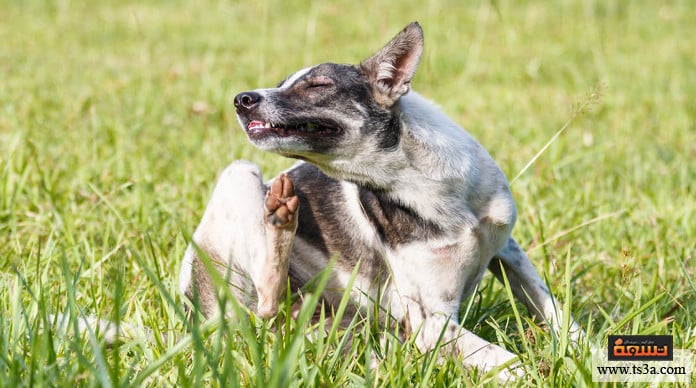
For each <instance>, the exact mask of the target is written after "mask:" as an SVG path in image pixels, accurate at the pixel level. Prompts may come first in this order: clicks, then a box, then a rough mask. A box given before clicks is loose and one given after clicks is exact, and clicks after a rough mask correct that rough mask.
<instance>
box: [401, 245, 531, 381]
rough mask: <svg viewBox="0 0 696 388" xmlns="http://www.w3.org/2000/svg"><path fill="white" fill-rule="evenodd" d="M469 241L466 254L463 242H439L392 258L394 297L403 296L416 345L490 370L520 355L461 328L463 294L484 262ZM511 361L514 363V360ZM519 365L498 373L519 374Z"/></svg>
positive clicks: (472, 285) (471, 286)
mask: <svg viewBox="0 0 696 388" xmlns="http://www.w3.org/2000/svg"><path fill="white" fill-rule="evenodd" d="M469 240H470V245H471V246H468V247H467V248H468V249H466V252H469V253H470V254H469V255H466V257H467V258H466V259H462V260H459V259H455V258H456V257H462V256H463V255H461V253H462V251H461V246H460V245H459V244H449V243H445V244H438V245H441V246H436V247H433V246H411V247H409V248H408V249H405V250H403V251H402V252H400V253H401V254H399V255H398V256H394V257H392V259H391V262H390V267H391V271H392V275H393V280H394V284H395V287H396V290H395V291H396V294H398V297H397V298H396V299H392V303H393V302H394V300H398V301H400V303H401V304H400V306H399V307H401V308H400V309H399V308H396V309H394V308H392V310H396V311H402V312H403V314H404V315H403V318H404V320H405V321H406V323H408V324H409V325H410V329H411V331H412V332H413V334H415V335H416V345H417V346H418V347H419V348H420V349H422V350H429V349H432V348H434V347H436V346H437V345H442V347H443V349H445V350H446V351H448V352H451V353H452V354H455V355H458V356H461V357H462V361H463V362H464V363H465V364H466V365H468V366H472V367H476V368H478V369H480V370H482V371H490V370H491V369H494V368H496V367H499V366H502V365H504V364H508V363H510V364H513V363H514V360H517V359H518V358H517V356H516V355H514V354H513V353H511V352H509V351H507V350H505V349H503V348H502V347H500V346H497V345H494V344H491V343H490V342H488V341H486V340H484V339H482V338H480V337H478V336H477V335H475V334H474V333H472V332H470V331H468V330H466V329H464V328H462V327H461V326H460V324H459V320H458V314H459V307H460V302H461V300H462V296H466V295H463V294H464V293H466V290H469V289H470V290H473V289H474V288H475V285H476V284H477V283H478V281H479V279H480V277H481V275H482V273H483V272H484V271H485V266H481V265H480V261H479V260H478V259H477V256H476V255H475V254H471V253H476V252H477V250H476V246H477V245H476V244H477V243H476V242H475V241H471V240H473V239H469ZM511 366H512V365H511ZM516 375H517V374H516V371H515V370H507V369H506V370H502V371H501V372H499V376H498V377H499V378H500V379H501V380H507V379H509V378H511V377H512V376H516Z"/></svg>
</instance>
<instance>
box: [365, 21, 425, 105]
mask: <svg viewBox="0 0 696 388" xmlns="http://www.w3.org/2000/svg"><path fill="white" fill-rule="evenodd" d="M422 53H423V29H421V26H420V25H419V24H418V22H413V23H411V24H409V25H408V26H406V28H404V29H403V31H401V32H400V33H398V34H397V35H396V36H395V37H394V38H393V39H392V40H391V41H390V42H389V43H387V45H386V46H384V47H383V48H382V49H381V50H379V51H378V52H377V53H375V54H374V55H373V56H371V57H370V58H369V59H366V60H365V61H363V63H361V64H360V68H361V69H362V71H363V72H364V73H365V75H366V76H367V78H368V80H369V81H370V84H371V85H372V93H373V94H374V97H375V100H376V101H377V103H379V104H380V105H382V106H386V107H390V106H392V105H394V103H396V101H398V100H399V98H400V97H401V96H403V95H404V94H406V93H408V91H409V89H410V85H411V79H412V78H413V76H414V75H415V74H416V69H417V68H418V62H420V58H421V54H422Z"/></svg>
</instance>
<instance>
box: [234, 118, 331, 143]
mask: <svg viewBox="0 0 696 388" xmlns="http://www.w3.org/2000/svg"><path fill="white" fill-rule="evenodd" d="M246 129H247V134H248V135H249V137H250V138H252V139H261V138H265V137H268V136H278V137H290V136H322V135H330V134H335V133H338V132H339V129H338V128H337V127H334V126H330V125H325V124H316V123H301V124H276V123H270V122H265V121H260V120H251V121H250V122H249V123H248V124H247V127H246Z"/></svg>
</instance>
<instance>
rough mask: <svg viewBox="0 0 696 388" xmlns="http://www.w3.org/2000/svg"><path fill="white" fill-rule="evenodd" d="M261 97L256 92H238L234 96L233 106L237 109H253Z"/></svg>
mask: <svg viewBox="0 0 696 388" xmlns="http://www.w3.org/2000/svg"><path fill="white" fill-rule="evenodd" d="M262 99H263V97H262V96H261V94H259V93H256V92H244V93H239V94H238V95H237V96H235V97H234V107H235V108H237V111H250V110H252V109H254V108H255V107H256V106H257V105H258V104H259V102H261V100H262Z"/></svg>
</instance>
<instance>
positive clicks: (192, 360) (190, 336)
mask: <svg viewBox="0 0 696 388" xmlns="http://www.w3.org/2000/svg"><path fill="white" fill-rule="evenodd" d="M0 8H2V10H3V11H2V13H0V42H2V43H0V290H1V292H0V311H2V312H3V313H2V314H0V385H2V386H73V385H79V386H95V385H97V386H107V387H108V386H130V385H145V386H163V385H164V386H167V385H176V386H184V387H185V386H200V385H201V384H205V385H212V386H236V385H251V386H261V385H263V386H306V385H309V386H326V385H358V386H387V385H389V386H406V385H408V386H411V385H418V386H433V385H436V386H471V385H479V384H495V380H494V378H493V377H492V376H491V375H484V376H481V375H479V374H478V373H476V371H471V370H467V369H465V368H464V367H462V366H461V362H460V361H457V360H456V359H446V360H443V361H442V362H436V361H437V359H436V358H435V357H433V353H425V354H421V353H419V352H418V351H417V350H415V348H414V346H413V344H411V343H409V342H406V343H399V342H398V341H396V340H394V339H393V338H387V340H386V341H385V342H384V343H380V340H379V338H378V337H377V335H376V334H377V333H376V330H375V329H374V328H373V325H371V324H369V323H368V324H367V325H362V326H358V325H357V323H358V322H354V323H356V324H354V325H353V326H351V327H350V328H349V329H348V330H347V332H349V333H351V334H352V336H353V339H352V341H348V339H349V336H348V335H346V334H345V333H346V332H344V331H342V330H334V331H332V332H330V333H329V334H328V335H327V336H325V337H323V338H317V339H315V340H314V341H309V340H307V339H306V336H305V334H306V333H311V332H312V328H311V323H310V322H308V321H307V319H306V318H307V317H306V316H302V315H301V317H300V319H298V320H297V321H293V320H285V319H284V318H285V316H286V315H287V311H282V312H281V314H280V315H279V317H278V319H277V320H274V321H272V322H261V321H259V320H257V319H254V317H249V318H246V319H239V320H237V321H232V322H210V323H207V324H206V325H202V326H198V325H192V324H189V323H188V321H187V320H186V319H185V318H184V314H183V310H182V308H181V305H182V301H181V296H180V295H179V294H178V291H177V273H178V266H179V260H180V258H181V257H182V255H183V252H184V249H185V247H186V245H187V242H188V238H189V237H190V234H191V233H192V231H193V230H194V228H195V226H196V224H197V222H198V219H199V217H200V216H201V215H202V211H203V208H204V206H205V203H206V200H207V197H208V195H209V193H210V192H211V190H212V186H213V184H214V182H215V177H216V174H217V172H218V171H220V170H221V169H222V168H224V167H225V166H226V165H227V164H228V163H230V162H231V161H232V160H234V159H240V158H243V159H247V160H251V161H253V162H255V163H258V164H259V165H261V167H262V169H263V171H264V173H265V174H266V176H271V175H273V174H276V173H277V172H278V171H280V170H281V169H283V168H285V167H287V166H288V165H289V164H290V163H291V161H288V160H284V159H281V158H278V157H274V156H271V155H268V154H264V153H261V152H259V151H257V150H255V149H254V148H253V147H251V146H250V145H249V144H248V143H247V142H246V140H245V139H244V136H243V134H242V133H241V131H239V130H238V128H237V124H236V120H235V117H234V112H233V109H232V108H231V106H232V98H233V96H234V94H235V93H236V92H238V91H242V90H248V89H251V88H256V87H262V86H268V85H273V84H275V83H276V82H277V81H279V80H281V79H283V77H285V76H286V75H287V74H289V73H291V72H293V71H294V70H296V69H298V68H301V67H303V66H306V65H310V64H313V63H317V62H321V61H328V60H331V61H336V62H346V63H355V62H357V61H358V60H360V59H363V58H364V57H366V56H367V55H369V54H371V53H372V52H373V51H374V50H376V49H377V48H378V47H379V46H380V45H381V44H383V43H384V42H386V41H387V40H388V39H389V38H390V37H391V36H393V35H394V34H395V33H396V32H397V31H398V30H399V29H400V28H402V27H403V26H404V25H406V24H407V23H408V22H409V21H412V20H419V21H420V22H421V24H422V26H423V28H424V30H425V34H426V51H425V56H424V59H423V61H422V63H421V68H420V70H419V73H418V74H417V76H416V79H415V80H414V88H415V89H417V90H418V91H420V92H421V93H422V94H424V95H426V96H428V97H429V98H431V99H433V100H435V101H437V102H439V103H440V104H441V105H442V107H443V109H444V110H445V111H446V112H447V113H448V114H449V115H450V116H452V117H453V118H454V119H456V121H458V122H459V123H461V124H463V125H464V126H465V127H466V128H467V129H468V130H469V131H470V132H471V133H472V134H473V135H474V136H475V137H477V138H478V139H479V140H480V141H481V143H482V144H484V145H485V146H486V148H487V149H488V150H489V151H490V152H491V153H492V155H493V156H494V157H495V158H496V160H497V161H498V162H499V164H500V165H501V167H502V168H503V170H504V171H505V172H506V174H507V175H508V176H509V177H510V178H513V177H515V176H517V175H518V173H520V172H521V171H523V170H524V173H523V174H521V175H520V176H519V178H518V179H516V180H515V182H514V184H513V191H514V195H515V197H516V200H517V204H518V208H519V220H518V224H517V227H516V228H515V231H514V235H515V237H516V238H517V240H518V241H520V243H521V245H522V246H523V247H525V249H527V250H528V253H529V255H530V257H531V258H532V260H533V261H534V262H535V263H536V264H537V267H538V268H539V270H540V271H541V272H542V273H543V275H544V276H545V278H546V279H547V281H548V283H549V285H550V286H551V288H552V289H553V290H554V291H555V293H556V294H557V295H558V296H559V300H560V301H561V303H562V304H563V306H564V308H565V309H566V310H572V312H573V314H574V315H575V316H576V317H577V319H578V320H579V321H580V322H581V323H582V325H583V326H584V328H585V330H586V331H587V333H588V341H586V342H584V343H581V344H580V346H579V348H573V347H568V346H566V341H565V340H566V339H565V338H564V336H560V337H558V338H556V337H555V336H553V335H552V334H551V333H549V332H547V331H545V330H543V329H541V328H539V327H537V326H536V325H535V324H534V323H532V322H530V321H529V320H528V319H527V318H526V314H525V312H524V309H523V308H522V307H517V306H515V305H512V304H510V302H509V298H508V293H507V291H506V289H505V288H504V287H502V286H500V285H499V284H497V283H496V282H494V281H493V280H492V277H490V276H486V277H485V278H484V281H483V283H482V284H481V287H480V288H479V291H478V293H477V294H476V296H475V297H474V298H473V300H472V301H471V303H470V304H469V306H468V310H467V315H466V319H465V326H466V327H468V328H470V329H472V330H475V331H476V332H478V333H479V334H480V335H481V336H483V337H484V338H487V339H489V340H492V341H494V342H497V343H501V344H503V345H504V346H506V347H507V348H509V349H512V350H514V351H516V352H518V353H520V354H522V358H523V362H524V364H525V366H526V368H527V371H528V376H529V377H530V378H529V379H525V380H523V381H519V382H517V384H518V385H534V386H536V385H540V386H586V385H593V383H592V381H591V367H592V366H591V362H590V357H589V347H590V345H591V344H593V343H594V344H601V343H602V342H603V341H604V343H606V335H608V334H614V333H618V334H671V335H673V336H674V341H675V345H676V347H677V348H683V349H691V350H693V349H695V348H696V340H695V337H696V318H694V317H696V271H695V270H694V268H695V267H696V257H695V256H696V248H695V244H694V242H695V241H696V184H695V183H694V182H696V99H694V96H696V70H694V69H696V62H695V59H694V55H693V53H694V52H696V43H694V40H693V39H692V38H691V37H693V36H695V35H696V25H695V24H694V23H693V20H694V19H695V18H696V9H695V8H694V7H693V6H692V4H691V3H690V2H689V1H686V0H684V1H678V0H675V1H670V2H660V4H658V2H649V1H635V2H621V1H589V0H588V1H557V2H541V1H524V2H512V1H478V2H470V3H465V2H450V1H445V0H434V1H430V2H428V3H427V5H424V6H423V5H421V2H415V1H408V0H407V1H402V2H399V3H396V2H390V1H382V0H372V1H369V2H363V1H350V2H348V1H345V2H336V3H334V4H332V5H329V4H324V3H319V2H310V1H298V2H281V1H271V0H266V1H261V2H225V1H212V0H206V1H197V2H193V1H183V0H182V1H173V2H167V1H148V2H130V1H125V2H124V1H100V2H89V1H67V0H61V1H32V0H29V1H21V2H19V1H9V0H4V1H0ZM592 90H598V91H600V92H601V93H600V95H599V96H595V97H591V98H589V100H588V97H587V95H588V93H590V91H592ZM587 102H591V103H589V104H586V105H588V106H587V107H585V108H586V109H582V112H581V113H579V114H575V113H576V111H577V108H578V107H579V106H581V105H583V104H585V103H587ZM569 120H570V121H569ZM568 121H569V124H568V125H567V126H566V125H565V123H566V122H568ZM561 129H564V130H563V131H562V133H560V134H559V136H558V137H557V139H555V141H553V142H551V143H550V144H549V145H548V147H547V148H545V151H544V152H543V153H540V154H538V153H539V151H540V150H542V148H544V147H545V144H547V142H548V141H549V140H550V139H552V138H553V136H554V134H556V133H557V132H558V131H559V130H561ZM537 155H538V157H537ZM532 160H534V163H532V164H530V165H529V166H528V168H527V167H526V165H527V164H528V163H529V162H530V161H532ZM311 295H312V294H309V295H307V297H308V298H310V299H311ZM464 308H465V309H466V308H467V306H464ZM518 310H519V313H517V311H518ZM56 313H63V314H66V315H67V316H70V317H72V318H73V319H72V321H71V322H72V323H71V324H69V327H68V329H67V330H66V331H67V333H66V332H62V331H60V330H53V329H49V328H50V327H51V325H50V320H49V316H50V314H56ZM83 314H84V315H95V316H98V317H101V318H105V319H110V320H114V321H118V322H125V323H129V324H133V325H136V326H137V325H142V326H147V327H150V328H152V329H153V330H154V332H155V336H154V337H155V339H154V340H152V341H151V340H148V339H147V338H145V337H143V336H142V335H138V334H137V333H136V335H134V336H133V337H132V338H130V339H125V340H124V341H122V342H120V343H119V344H117V345H116V346H112V347H109V346H106V345H105V343H104V342H103V339H102V336H101V333H98V332H88V333H86V334H84V335H73V334H74V331H75V326H74V325H75V322H76V320H75V319H74V318H75V317H78V316H81V315H83ZM307 314H308V312H305V315H307ZM303 317H304V318H303ZM274 327H275V328H276V330H272V329H273V328H274ZM159 333H166V334H168V335H167V336H161V335H159ZM141 334H142V333H141ZM372 353H376V354H378V355H382V356H383V357H384V359H383V361H382V362H381V363H380V364H379V365H378V367H377V368H370V367H369V365H370V354H372ZM694 379H696V377H694V376H692V382H693V381H696V380H694Z"/></svg>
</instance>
